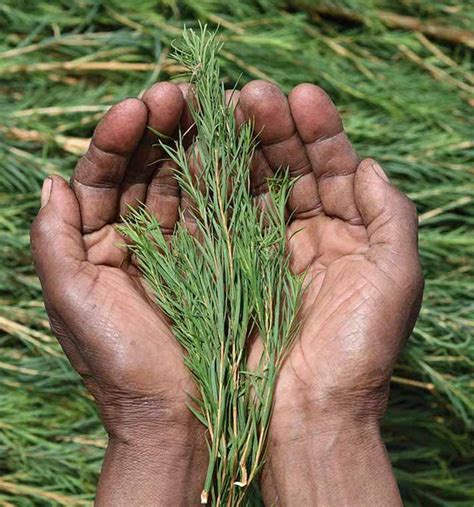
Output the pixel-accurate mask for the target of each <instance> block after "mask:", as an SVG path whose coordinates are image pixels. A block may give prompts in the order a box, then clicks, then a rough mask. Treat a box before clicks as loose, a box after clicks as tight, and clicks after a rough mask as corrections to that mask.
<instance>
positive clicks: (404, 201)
mask: <svg viewBox="0 0 474 507" xmlns="http://www.w3.org/2000/svg"><path fill="white" fill-rule="evenodd" d="M354 198H355V202H356V206H357V208H358V210H359V213H360V215H361V218H362V222H363V224H364V225H365V227H366V229H367V233H368V236H369V252H368V253H367V256H368V258H369V259H370V260H372V261H373V262H374V263H375V264H376V265H377V266H378V267H379V269H381V270H382V271H384V272H385V273H386V274H387V275H388V276H389V277H390V278H392V279H393V280H394V282H396V283H399V284H401V285H403V286H405V285H406V284H408V285H409V286H411V285H412V284H421V283H422V282H421V269H420V263H419V259H418V218H417V213H416V208H415V205H414V204H413V203H412V201H410V199H409V198H408V197H407V196H406V195H405V194H403V193H402V192H400V191H399V190H398V189H397V188H396V187H395V186H394V185H392V184H391V183H390V181H389V179H388V177H387V175H386V174H385V172H384V171H383V169H382V168H381V167H380V165H379V164H378V163H377V162H376V161H375V160H372V159H365V160H363V161H362V162H361V163H360V164H359V166H358V168H357V171H356V176H355V181H354Z"/></svg>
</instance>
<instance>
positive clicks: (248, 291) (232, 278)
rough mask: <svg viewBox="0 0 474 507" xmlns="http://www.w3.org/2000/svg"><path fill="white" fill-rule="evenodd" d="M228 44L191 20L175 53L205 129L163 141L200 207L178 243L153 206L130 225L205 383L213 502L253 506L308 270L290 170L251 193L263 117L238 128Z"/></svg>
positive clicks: (200, 412) (196, 409) (143, 264)
mask: <svg viewBox="0 0 474 507" xmlns="http://www.w3.org/2000/svg"><path fill="white" fill-rule="evenodd" d="M220 47H221V44H220V42H219V41H218V39H217V38H216V34H215V33H214V34H209V33H208V32H207V30H206V27H205V26H204V27H203V28H202V29H201V30H200V31H199V32H194V31H193V30H192V29H187V30H186V29H185V31H184V32H183V38H182V41H181V42H179V43H178V44H177V45H176V46H175V52H174V55H173V56H174V58H175V60H176V61H177V63H178V64H179V65H181V66H183V67H184V68H185V69H186V70H187V71H188V73H189V75H190V76H191V83H192V85H193V90H194V97H195V102H190V104H189V107H190V109H191V112H192V116H193V120H194V124H195V128H196V135H195V139H194V144H193V146H191V148H190V149H189V150H187V149H186V147H185V141H184V135H185V133H180V135H179V141H178V142H177V143H176V145H167V144H165V143H164V142H163V141H162V143H161V144H162V147H163V148H164V150H165V152H166V154H167V155H168V157H169V158H170V159H171V160H172V161H173V162H174V163H175V165H176V167H177V169H176V171H175V177H176V179H177V181H178V183H179V186H180V188H181V192H183V193H184V195H186V199H187V201H188V202H189V203H190V207H189V209H188V210H187V212H188V214H189V215H190V216H189V215H188V216H187V217H186V216H185V215H184V211H181V220H180V221H179V222H178V225H177V228H176V231H175V232H174V234H173V236H172V239H171V241H170V243H169V244H168V241H167V239H166V237H165V236H164V235H163V233H162V231H161V229H160V224H159V222H158V221H157V219H156V218H155V217H154V216H152V215H149V214H148V213H147V210H146V209H139V210H137V211H132V212H131V213H130V214H129V215H128V216H126V217H125V218H124V225H123V226H121V227H120V230H121V232H122V233H123V234H126V235H127V236H128V237H129V238H130V240H131V246H130V249H131V250H132V252H133V253H134V254H135V257H136V259H137V264H138V267H139V268H140V270H141V272H142V274H143V275H144V278H145V280H146V281H147V282H148V284H149V286H150V287H151V289H152V292H153V294H154V295H155V297H156V302H157V304H158V306H159V308H160V309H161V310H162V311H163V312H164V313H165V315H166V316H167V317H168V318H169V319H170V321H171V323H172V329H173V332H174V334H175V336H176V338H177V340H178V341H179V342H180V343H181V345H182V346H183V348H184V350H185V351H186V353H185V357H184V361H185V364H186V366H187V367H188V369H189V371H190V372H191V374H192V376H193V378H194V380H195V382H196V384H197V387H198V391H199V397H193V398H192V403H191V404H190V408H191V410H192V411H193V413H194V414H195V415H196V417H197V418H198V419H199V420H200V421H201V422H202V424H204V425H205V426H206V427H207V429H208V447H209V467H208V471H207V475H206V480H205V484H204V488H203V491H202V495H201V502H202V503H203V504H207V503H208V501H209V502H210V503H211V505H241V504H242V502H243V501H244V499H245V497H246V496H247V493H248V491H249V487H250V485H251V484H252V481H253V480H254V479H255V478H256V477H257V474H258V471H259V470H260V467H261V466H262V464H263V458H264V449H265V439H266V435H267V433H268V426H269V422H270V415H271V409H272V395H273V391H274V387H275V383H276V376H277V374H278V370H279V367H280V365H281V364H282V361H283V359H284V357H285V353H286V352H287V351H288V348H289V347H290V345H291V342H292V339H293V337H294V336H295V332H296V331H297V325H296V315H297V311H298V304H299V301H300V299H301V290H302V277H301V276H296V275H294V274H292V272H291V271H290V269H289V265H288V264H289V260H288V255H287V253H286V248H285V244H286V216H285V215H286V214H285V205H286V199H287V196H288V190H289V189H290V186H291V183H290V180H289V176H288V174H286V173H284V172H282V175H281V177H280V178H279V179H278V180H274V181H270V182H269V187H270V201H271V205H269V206H267V207H266V210H265V211H263V210H262V209H261V207H259V206H258V202H257V201H256V200H255V199H254V198H253V196H252V194H251V191H250V168H251V159H252V155H253V149H254V144H255V143H254V140H253V134H252V125H251V124H250V123H244V124H243V125H241V126H237V124H236V120H235V116H234V108H235V105H234V104H233V102H232V101H230V103H229V105H227V104H226V94H225V89H224V85H223V83H222V82H221V77H220V65H219V62H218V52H219V50H220ZM193 168H194V171H193ZM196 168H197V169H196ZM196 171H197V173H196ZM190 218H192V223H193V233H192V234H191V232H190V230H189V228H188V227H187V226H186V219H187V220H188V221H189V219H190ZM256 339H258V340H261V343H262V349H263V351H262V353H261V357H260V359H259V361H258V365H257V366H256V368H255V367H253V365H251V364H249V361H248V359H249V355H250V348H251V346H252V345H255V340H256Z"/></svg>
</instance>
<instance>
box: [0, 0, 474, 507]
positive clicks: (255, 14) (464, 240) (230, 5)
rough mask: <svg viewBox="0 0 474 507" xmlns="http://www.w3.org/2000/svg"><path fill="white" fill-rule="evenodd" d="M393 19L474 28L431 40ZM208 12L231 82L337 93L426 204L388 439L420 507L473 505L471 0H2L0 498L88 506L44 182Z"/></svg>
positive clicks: (91, 459) (168, 66)
mask: <svg viewBox="0 0 474 507" xmlns="http://www.w3.org/2000/svg"><path fill="white" fill-rule="evenodd" d="M341 9H342V10H341ZM381 11H382V12H381ZM385 11H390V12H391V13H392V14H393V13H395V14H399V15H404V16H409V17H410V18H411V19H412V20H415V21H416V20H418V22H422V23H423V24H424V25H425V26H424V27H423V26H422V27H421V29H422V30H425V31H427V28H426V25H428V27H429V28H430V27H431V28H432V25H439V24H442V25H444V26H449V27H451V28H456V29H458V30H464V32H456V31H453V30H451V31H449V33H448V35H449V36H451V35H452V36H453V37H451V38H452V39H453V40H451V42H446V41H442V40H440V38H439V37H440V35H443V33H442V32H441V31H440V30H439V29H438V28H437V27H436V26H434V29H433V30H431V35H430V36H429V37H430V38H429V39H427V38H426V37H425V36H423V35H422V34H420V33H419V32H417V31H413V30H412V29H402V28H400V27H397V26H394V24H393V23H390V22H388V21H387V17H386V12H385ZM384 12H385V16H384ZM198 19H199V20H201V21H204V22H207V23H209V24H210V25H215V24H220V25H221V33H222V35H223V37H224V39H225V42H226V45H225V51H224V53H223V59H222V65H223V69H224V72H225V75H226V80H227V81H228V84H229V86H231V85H232V84H233V83H234V82H235V81H236V80H237V79H239V78H240V79H241V81H242V82H245V81H247V80H250V79H255V78H263V79H265V78H267V79H270V78H271V79H273V80H275V81H277V82H278V83H279V84H280V85H281V86H282V87H283V88H284V89H285V91H288V90H289V89H291V87H292V86H294V85H295V84H297V83H299V82H301V81H309V82H314V83H317V84H319V85H321V86H323V87H324V88H325V89H326V90H327V91H328V92H329V93H330V95H331V96H332V97H333V99H334V100H335V102H336V104H337V105H338V107H339V109H340V111H341V113H342V115H343V118H344V122H345V126H346V128H347V130H348V132H349V135H350V137H351V139H352V140H353V142H354V143H355V145H356V147H357V149H358V151H359V153H360V154H361V155H362V156H372V157H376V158H378V159H379V160H380V161H381V163H382V164H383V165H384V167H385V168H386V169H387V171H388V172H389V174H390V176H391V177H392V178H393V180H394V181H395V182H396V183H397V184H398V185H399V186H400V187H401V188H402V189H403V190H404V191H406V192H407V193H408V194H409V195H410V197H411V198H412V199H413V200H414V201H415V202H416V204H417V207H418V211H419V213H420V246H421V252H422V262H423V267H424V272H425V275H426V292H425V300H424V305H423V309H422V312H421V316H420V320H419V322H418V325H417V327H416V330H415V332H414V333H413V336H412V337H411V339H410V341H409V343H408V345H407V347H406V349H405V352H404V353H403V357H402V359H401V361H400V363H399V365H398V367H397V369H396V372H395V377H394V382H393V386H392V396H391V402H390V408H389V411H388V414H387V417H386V419H385V421H384V434H385V438H386V441H387V444H388V446H389V450H390V455H391V458H392V461H393V464H394V467H395V469H396V474H397V478H398V480H399V483H400V487H401V489H402V494H403V497H404V499H405V502H406V504H407V505H423V506H425V505H449V506H472V505H473V504H474V448H473V442H474V438H473V437H474V435H473V414H474V380H473V375H472V373H473V366H474V343H473V338H472V336H473V328H474V301H473V296H474V276H473V275H474V263H473V258H474V235H473V222H474V220H473V217H474V213H473V208H474V180H473V174H474V167H473V166H474V135H473V134H474V121H473V118H474V114H473V106H474V73H473V66H472V56H473V54H472V48H473V47H474V35H473V34H472V33H471V34H469V33H468V32H466V31H467V30H469V29H470V27H471V30H472V26H474V4H473V2H472V0H466V1H456V0H444V1H440V2H431V1H430V0H399V1H388V0H387V1H383V0H346V1H344V2H333V3H330V2H319V1H314V0H313V1H311V0H307V1H284V0H281V1H278V0H240V1H237V0H235V1H232V0H227V1H225V0H199V1H197V0H194V1H193V0H182V1H178V0H161V1H160V0H141V1H140V2H136V1H135V0H48V1H43V0H3V1H2V2H1V3H0V259H1V265H0V370H1V373H0V505H5V506H7V505H15V506H31V505H81V504H90V502H91V499H92V498H93V493H94V488H95V482H96V479H97V474H98V471H99V467H100V463H101V459H102V455H103V451H104V446H105V443H106V438H105V435H104V432H103V430H102V428H101V425H100V423H99V421H98V419H97V414H96V411H95V408H94V404H93V402H92V401H91V399H90V397H89V396H88V395H87V394H86V393H85V391H84V389H83V387H82V385H81V383H80V381H79V380H78V378H77V376H76V375H75V374H74V373H73V371H72V370H71V368H70V367H69V366H68V363H67V361H66V360H65V358H64V356H63V354H62V352H61V350H60V348H59V346H58V345H57V344H56V342H55V340H54V339H53V338H52V337H51V336H50V334H49V331H48V323H47V320H46V317H45V313H44V309H43V305H42V302H41V292H40V288H39V284H38V281H37V279H36V277H35V275H34V271H33V268H32V265H31V256H30V252H29V246H28V243H29V239H28V228H29V224H30V223H31V221H32V219H33V217H34V215H35V213H36V210H37V207H38V196H39V188H40V184H41V181H42V180H43V178H44V177H45V176H46V175H47V174H50V173H59V174H62V175H64V176H66V177H67V176H69V175H70V174H71V171H72V168H73V166H74V163H75V160H76V159H77V155H78V154H80V153H81V152H82V151H84V149H85V148H86V146H87V139H88V138H89V136H90V135H91V133H92V130H93V128H94V126H95V124H96V123H97V121H98V119H99V118H100V116H101V115H102V114H103V112H104V111H105V110H106V109H107V107H108V106H109V105H110V104H112V103H114V102H115V101H118V100H120V99H122V98H123V97H125V96H135V95H137V94H139V93H140V92H142V91H143V90H144V89H145V88H146V87H147V86H149V85H150V84H152V83H153V82H154V81H156V80H159V79H168V78H169V77H171V76H173V75H174V74H176V73H177V72H179V69H176V67H175V66H173V64H172V63H171V62H170V61H169V60H168V58H167V48H168V47H169V43H170V42H171V40H172V39H173V38H174V37H176V36H177V35H179V33H180V31H181V28H182V25H183V23H186V24H187V25H189V26H190V25H194V24H196V23H197V20H198ZM397 19H399V21H400V19H402V18H397ZM403 19H405V18H403ZM403 19H402V24H403ZM405 21H406V20H405ZM405 25H406V23H405ZM456 40H457V41H458V42H457V43H456Z"/></svg>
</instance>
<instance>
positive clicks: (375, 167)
mask: <svg viewBox="0 0 474 507" xmlns="http://www.w3.org/2000/svg"><path fill="white" fill-rule="evenodd" d="M372 169H373V170H374V172H375V173H376V174H377V175H378V176H379V177H380V178H382V179H383V180H384V181H390V180H389V179H388V176H387V175H386V174H385V171H384V170H383V169H382V167H381V166H380V164H379V163H378V162H375V160H374V161H373V162H372Z"/></svg>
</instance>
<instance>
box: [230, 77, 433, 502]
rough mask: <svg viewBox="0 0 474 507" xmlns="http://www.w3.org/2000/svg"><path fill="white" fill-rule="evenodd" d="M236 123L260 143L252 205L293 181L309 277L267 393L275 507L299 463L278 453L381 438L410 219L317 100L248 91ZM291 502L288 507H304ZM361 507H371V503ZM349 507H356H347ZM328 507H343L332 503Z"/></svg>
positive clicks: (413, 261) (409, 308)
mask: <svg viewBox="0 0 474 507" xmlns="http://www.w3.org/2000/svg"><path fill="white" fill-rule="evenodd" d="M237 114H238V115H240V120H241V121H244V120H251V121H253V122H254V124H255V131H256V132H258V133H259V141H260V147H259V149H258V151H257V153H256V156H255V159H254V167H253V187H254V192H255V194H256V195H257V196H258V198H259V199H261V200H262V201H263V202H267V200H268V195H266V194H267V192H268V187H267V185H266V183H265V180H266V178H267V177H268V176H272V175H273V174H274V173H276V172H277V171H278V170H279V169H280V168H286V167H287V168H288V169H289V172H290V174H292V175H293V176H295V177H297V180H296V182H295V185H294V187H293V190H292V193H291V196H290V198H289V202H288V212H289V216H290V217H291V218H290V222H289V226H288V248H289V252H290V255H291V263H292V269H293V270H294V271H295V272H296V273H306V277H305V284H306V291H305V293H304V297H303V302H302V307H301V311H300V319H301V332H300V333H299V336H298V337H297V339H296V341H295V343H294V346H293V349H292V350H291V352H290V354H289V356H288V358H287V360H286V362H285V364H284V366H283V368H282V370H281V372H280V376H279V380H278V383H277V388H276V393H275V404H274V412H273V418H272V424H271V432H270V442H269V451H268V452H269V466H267V469H270V472H269V473H268V470H267V476H269V475H272V473H273V474H274V475H275V476H278V481H277V482H278V484H276V483H275V481H273V483H272V480H271V479H269V480H268V481H267V486H268V482H269V483H270V487H269V488H270V489H271V490H272V494H273V496H272V502H273V501H275V500H276V499H278V497H279V495H282V496H284V492H285V488H286V487H287V483H288V482H291V481H289V480H288V477H289V476H290V475H291V473H292V472H291V466H290V464H291V463H294V462H295V460H297V457H296V456H295V455H291V453H290V454H289V455H288V454H285V451H284V450H282V449H283V448H285V449H286V450H289V449H291V446H292V443H293V442H304V441H305V440H307V445H306V447H308V445H309V446H310V444H309V442H310V441H311V440H312V439H313V438H319V439H324V438H325V437H324V435H331V436H330V437H329V439H331V438H333V441H332V444H331V445H333V446H334V445H335V444H334V441H337V440H340V439H341V435H340V434H339V435H338V436H334V432H336V433H337V432H338V431H339V432H340V433H343V432H346V431H348V432H350V431H351V429H352V428H355V427H356V426H358V425H359V424H360V423H361V424H362V427H363V428H364V429H367V428H371V427H375V428H376V427H377V426H378V423H379V420H380V418H381V417H382V416H383V414H384V412H385V408H386V403H387V396H388V391H389V383H390V376H391V372H392V369H393V367H394V364H395V362H396V359H397V357H398V355H399V353H400V350H401V348H402V346H403V343H404V342H405V340H406V338H407V337H408V335H409V334H410V332H411V330H412V328H413V326H414V324H415V321H416V318H417V316H418V313H419V309H420V304H421V297H422V290H423V279H422V274H421V269H420V263H419V259H418V250H417V214H416V209H415V206H414V205H413V204H412V202H411V201H410V200H409V199H408V198H407V197H406V196H405V195H404V194H402V193H401V192H400V191H399V190H397V189H396V188H395V187H394V186H393V185H392V184H391V183H390V181H389V179H388V177H387V176H386V174H385V173H384V171H383V170H382V168H381V167H380V165H378V164H377V163H376V162H375V161H374V160H371V159H366V160H363V161H360V160H359V157H358V155H357V153H356V152H355V150H354V148H353V147H352V146H351V144H350V142H349V140H348V138H347V135H346V133H345V132H344V129H343V125H342V122H341V119H340V117H339V115H338V113H337V111H336V108H335V106H334V104H333V103H332V102H331V100H330V99H329V97H328V96H327V94H326V93H325V92H324V91H323V90H322V89H321V88H319V87H317V86H314V85H311V84H302V85H299V86H297V87H296V88H294V89H293V91H292V92H291V93H290V94H289V96H288V98H286V97H285V95H284V94H283V93H282V92H281V91H280V90H279V88H278V87H276V86H275V85H273V84H270V83H266V82H263V81H254V82H251V83H249V84H247V85H246V86H245V87H244V88H243V89H242V91H241V93H240V98H239V105H238V110H237ZM315 435H316V437H315ZM352 443H353V442H352ZM349 445H352V444H349V443H348V446H349ZM355 449H356V447H355V446H354V452H355ZM300 450H301V449H300ZM312 452H316V451H315V450H314V449H313V451H312ZM348 452H350V450H349V451H348ZM280 458H281V459H280ZM328 460H329V458H328ZM279 461H280V462H279ZM281 461H283V463H282V462H281ZM323 466H324V465H323ZM309 467H310V465H309V464H307V467H306V468H305V467H301V469H298V467H295V470H296V469H298V470H299V472H298V473H299V474H300V475H299V477H298V478H297V481H301V483H304V481H307V482H309V483H313V484H315V482H314V481H313V479H314V477H312V475H311V474H312V473H314V471H313V472H311V471H310V470H309ZM313 468H314V463H313ZM327 468H329V465H328V464H327ZM264 475H265V474H264ZM320 479H321V478H320ZM314 487H315V489H316V487H317V486H314ZM269 488H268V487H267V490H268V489H269ZM287 489H288V491H290V489H291V486H288V488H287ZM278 490H279V491H278ZM300 490H301V488H300ZM292 495H293V497H292V501H290V502H289V503H285V502H283V503H284V504H285V505H310V504H311V503H298V498H299V500H300V502H301V501H303V497H301V498H300V497H298V493H297V492H295V491H294V490H293V491H292ZM313 499H314V498H313ZM307 501H308V502H310V500H309V499H307ZM366 502H367V503H365V504H364V503H362V505H371V503H370V501H369V497H366ZM322 504H325V503H324V502H322ZM351 504H352V505H358V503H357V501H356V499H355V498H353V499H352V503H351ZM311 505H312V504H311ZM335 505H346V503H344V500H343V499H342V498H339V499H338V501H337V502H335ZM378 505H381V504H380V503H379V504H378ZM386 505H391V504H390V502H388V503H386Z"/></svg>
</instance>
